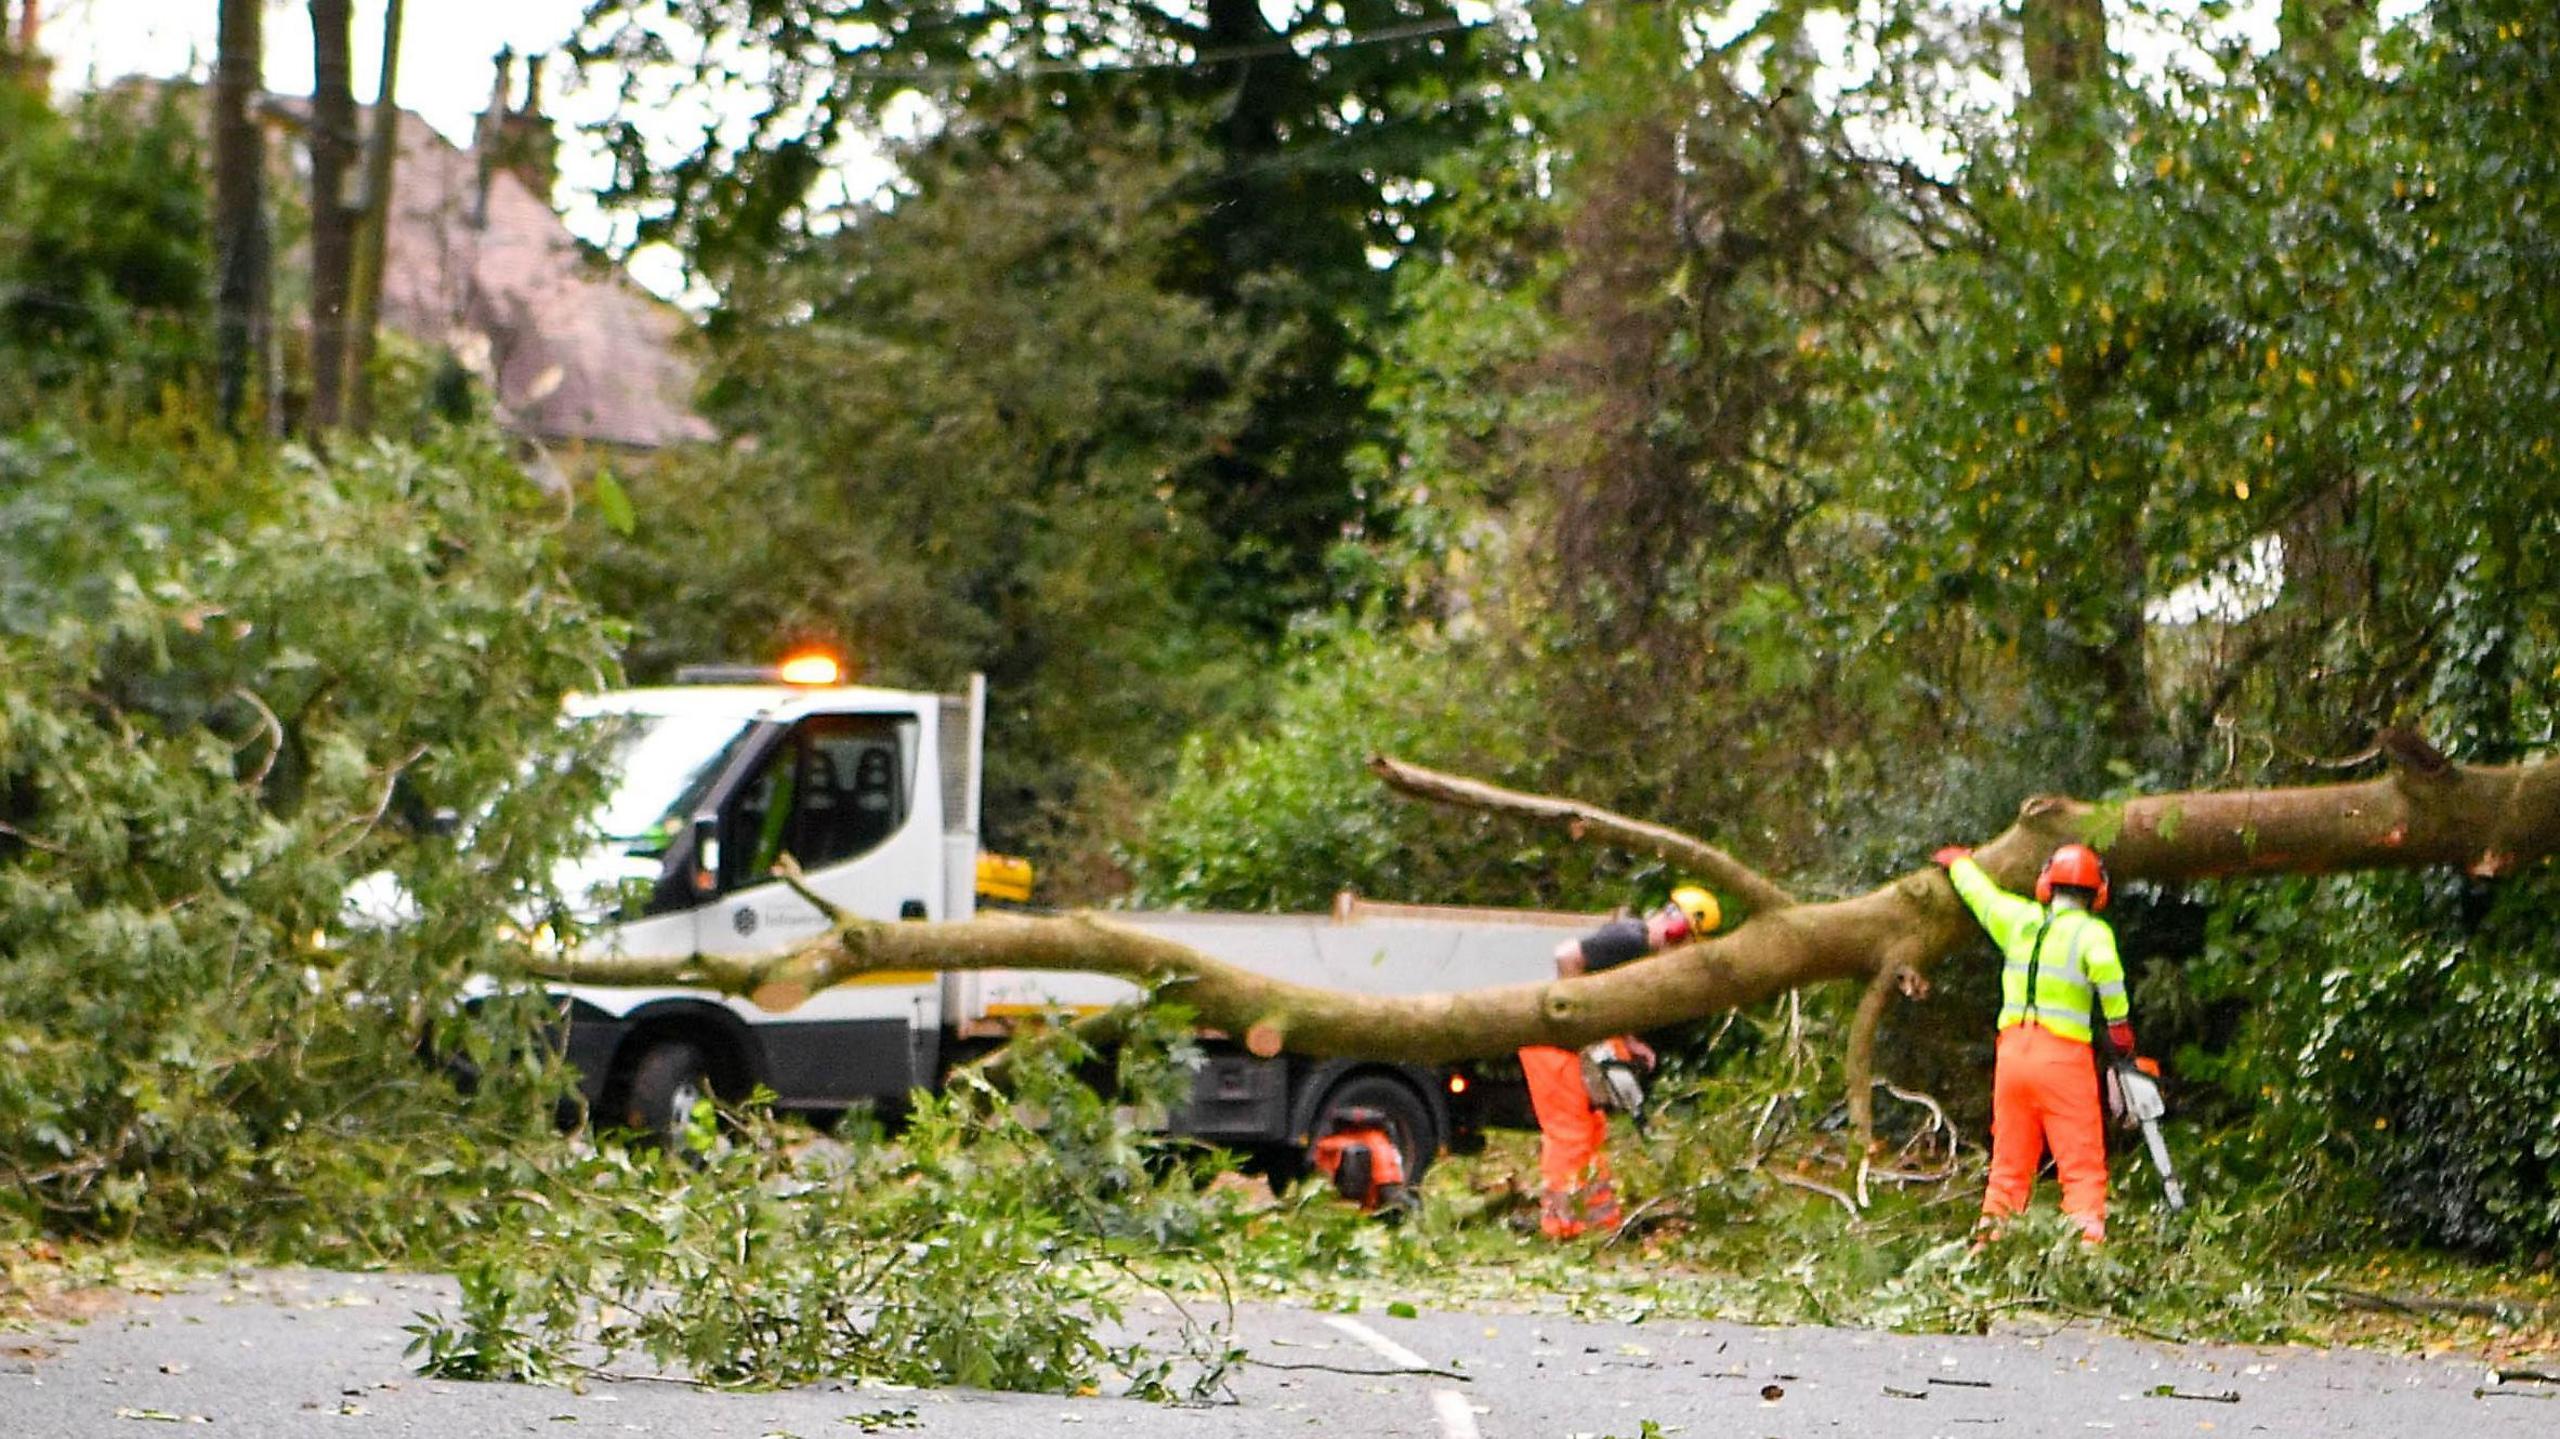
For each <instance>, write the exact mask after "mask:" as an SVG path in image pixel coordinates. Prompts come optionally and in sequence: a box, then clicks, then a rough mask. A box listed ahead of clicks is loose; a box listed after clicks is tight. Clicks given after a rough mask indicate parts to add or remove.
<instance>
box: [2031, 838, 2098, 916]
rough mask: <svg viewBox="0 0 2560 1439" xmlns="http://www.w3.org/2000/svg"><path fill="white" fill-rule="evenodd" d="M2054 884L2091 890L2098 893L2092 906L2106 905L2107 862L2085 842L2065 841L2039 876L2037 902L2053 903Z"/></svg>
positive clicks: (2094, 907)
mask: <svg viewBox="0 0 2560 1439" xmlns="http://www.w3.org/2000/svg"><path fill="white" fill-rule="evenodd" d="M2055 885H2065V886H2068V887H2070V888H2072V889H2085V890H2088V891H2090V892H2091V893H2092V894H2093V895H2095V896H2096V897H2095V898H2094V899H2092V900H2091V901H2090V902H2089V907H2090V908H2091V909H2105V908H2106V907H2107V863H2106V861H2105V860H2102V859H2100V858H2098V852H2097V851H2096V850H2094V849H2091V848H2089V847H2088V846H2087V845H2085V844H2066V845H2064V846H2063V847H2062V848H2060V849H2057V850H2055V851H2054V852H2053V858H2051V859H2049V860H2046V861H2045V862H2044V873H2042V874H2040V875H2037V876H2036V903H2038V904H2051V903H2053V887H2054V886H2055Z"/></svg>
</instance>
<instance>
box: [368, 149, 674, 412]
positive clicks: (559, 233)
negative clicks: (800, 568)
mask: <svg viewBox="0 0 2560 1439" xmlns="http://www.w3.org/2000/svg"><path fill="white" fill-rule="evenodd" d="M399 166H400V168H399V173H398V175H397V177H396V178H395V180H394V182H393V184H392V216H391V227H390V232H389V234H388V236H387V238H386V244H387V247H388V254H387V256H386V257H385V260H384V264H383V284H382V319H383V323H385V324H387V325H389V326H391V327H392V328H394V329H397V330H399V331H401V332H402V333H404V334H407V335H410V336H412V337H414V338H416V339H418V340H421V341H423V342H426V343H428V344H431V345H438V346H447V347H450V348H451V349H452V350H453V351H454V353H455V354H456V355H457V356H458V357H459V358H460V359H461V360H462V362H463V363H464V365H465V366H466V367H468V368H470V369H472V370H474V371H477V372H478V373H480V374H481V375H482V376H483V377H484V378H486V379H487V380H488V381H489V383H490V385H491V387H492V389H493V390H494V391H495V392H496V395H497V400H498V406H499V412H500V413H499V419H500V421H501V423H503V424H506V425H507V426H509V427H510V428H512V429H515V430H517V431H519V432H522V433H525V434H529V435H532V436H535V437H537V438H540V439H545V440H555V441H567V442H575V441H589V442H596V443H603V444H610V445H616V446H622V447H626V448H631V449H660V448H664V447H666V446H668V445H674V444H679V443H682V442H685V441H694V440H708V439H710V438H712V434H713V431H712V428H711V426H710V424H709V423H708V422H707V421H705V420H704V419H703V418H702V417H701V416H699V415H697V414H695V413H694V412H693V409H692V404H691V400H692V395H693V391H694V381H695V371H694V366H693V364H692V362H691V361H690V360H689V359H688V358H687V357H686V356H685V355H684V354H683V352H682V349H681V339H682V336H683V334H684V332H685V330H686V327H687V322H686V319H685V317H684V314H683V313H682V312H681V311H679V310H677V309H676V308H675V307H674V306H672V305H670V304H668V303H666V302H665V301H663V300H660V299H658V298H657V297H656V296H654V295H651V294H649V293H648V292H647V291H645V290H643V289H641V288H640V287H639V285H638V284H636V283H634V282H633V281H632V280H631V278H630V277H629V276H627V275H625V274H624V273H622V271H621V270H619V269H617V268H615V267H613V266H611V265H607V264H604V263H602V262H600V261H598V260H596V259H595V258H593V257H592V256H591V255H590V254H589V253H588V252H586V251H585V250H583V249H582V248H581V247H580V246H579V244H578V242H577V240H576V239H575V238H574V237H573V236H571V235H570V233H569V230H568V227H567V226H566V225H564V224H563V223H562V222H561V220H560V216H559V215H558V213H557V212H555V211H554V210H553V209H552V208H551V204H550V201H549V199H548V198H547V197H545V196H541V195H537V194H535V193H534V192H533V190H532V189H531V188H529V187H528V186H527V185H526V184H525V182H524V180H523V179H522V178H520V177H519V176H518V175H517V174H515V173H514V172H512V171H510V170H506V169H503V168H499V167H495V166H492V167H491V169H490V173H489V176H488V180H487V185H488V190H487V199H486V202H485V206H484V203H483V201H482V198H481V184H482V180H481V165H480V161H479V158H478V157H477V156H476V155H474V154H472V153H471V152H468V151H465V150H463V149H461V148H459V147H457V146H455V145H454V144H453V143H452V142H451V141H449V140H447V139H445V138H444V137H443V136H442V135H440V134H438V133H437V132H436V130H435V128H434V127H433V126H431V125H429V124H427V123H426V122H425V121H424V120H422V119H420V118H418V117H417V116H415V115H412V114H409V113H408V112H406V111H403V112H401V115H400V160H399Z"/></svg>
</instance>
